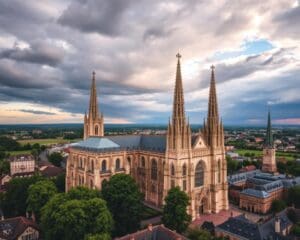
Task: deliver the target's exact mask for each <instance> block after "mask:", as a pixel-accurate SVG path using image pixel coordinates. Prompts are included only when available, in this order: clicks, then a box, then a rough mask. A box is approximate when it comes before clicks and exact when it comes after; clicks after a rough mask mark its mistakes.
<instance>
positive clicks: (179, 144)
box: [168, 53, 191, 150]
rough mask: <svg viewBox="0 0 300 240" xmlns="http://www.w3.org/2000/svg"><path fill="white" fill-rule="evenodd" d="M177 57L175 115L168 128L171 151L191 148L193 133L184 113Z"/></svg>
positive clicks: (178, 57)
mask: <svg viewBox="0 0 300 240" xmlns="http://www.w3.org/2000/svg"><path fill="white" fill-rule="evenodd" d="M176 57H177V68H176V78H175V88H174V99H173V114H172V121H171V122H170V123H169V127H168V146H169V149H175V150H179V149H187V148H189V142H190V139H189V138H190V134H191V131H190V127H189V124H187V123H186V118H185V111H184V96H183V86H182V77H181V67H180V58H181V55H180V54H179V53H178V54H177V55H176Z"/></svg>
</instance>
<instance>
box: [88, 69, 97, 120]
mask: <svg viewBox="0 0 300 240" xmlns="http://www.w3.org/2000/svg"><path fill="white" fill-rule="evenodd" d="M97 117H98V101H97V89H96V73H95V72H93V74H92V86H91V95H90V109H89V118H90V119H96V118H97Z"/></svg>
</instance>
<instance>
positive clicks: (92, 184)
mask: <svg viewBox="0 0 300 240" xmlns="http://www.w3.org/2000/svg"><path fill="white" fill-rule="evenodd" d="M90 187H91V188H94V183H93V180H92V179H91V180H90Z"/></svg>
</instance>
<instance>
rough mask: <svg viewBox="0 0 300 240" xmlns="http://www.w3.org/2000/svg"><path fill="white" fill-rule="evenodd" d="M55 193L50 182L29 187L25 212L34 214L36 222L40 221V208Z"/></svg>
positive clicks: (43, 181) (54, 187) (39, 182)
mask: <svg viewBox="0 0 300 240" xmlns="http://www.w3.org/2000/svg"><path fill="white" fill-rule="evenodd" d="M56 193H57V189H56V186H55V185H54V183H53V182H52V181H50V180H42V181H38V182H36V183H34V184H32V185H30V187H29V188H28V198H27V210H28V211H29V212H33V213H34V214H35V217H36V219H37V221H39V219H40V211H41V209H42V207H43V206H44V205H45V204H46V203H47V202H48V201H49V199H50V198H51V197H52V196H54V194H56Z"/></svg>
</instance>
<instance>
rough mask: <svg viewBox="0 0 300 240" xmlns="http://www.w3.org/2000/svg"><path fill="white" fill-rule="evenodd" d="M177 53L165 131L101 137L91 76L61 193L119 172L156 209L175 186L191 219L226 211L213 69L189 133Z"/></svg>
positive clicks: (221, 136)
mask: <svg viewBox="0 0 300 240" xmlns="http://www.w3.org/2000/svg"><path fill="white" fill-rule="evenodd" d="M180 57H181V56H180V54H178V55H177V58H178V59H177V67H176V77H175V88H174V99H173V113H172V118H171V119H170V122H169V123H168V130H167V132H166V134H165V135H122V136H103V134H102V130H101V129H102V128H103V126H102V125H101V123H102V120H101V119H102V118H100V120H99V116H100V114H99V113H98V105H97V98H96V96H97V95H96V85H95V74H93V77H92V88H91V96H90V109H89V116H86V115H85V118H84V126H85V129H84V132H85V134H84V140H83V141H80V142H78V143H75V144H73V145H72V146H71V147H70V154H69V158H68V160H67V168H66V169H67V172H66V190H67V191H68V190H69V189H71V188H72V187H76V186H86V187H89V188H96V189H101V187H102V184H103V182H105V181H108V180H109V179H110V177H111V176H113V175H115V174H118V173H125V174H130V175H131V176H132V177H133V178H134V179H135V180H136V182H137V184H138V186H139V189H140V190H141V192H143V193H144V194H145V201H147V202H148V203H149V204H152V205H154V206H156V207H162V206H163V201H164V198H165V197H166V195H167V193H168V191H169V190H170V189H171V188H172V187H175V186H179V187H180V189H182V190H183V191H185V192H186V193H187V194H188V196H189V198H190V205H189V207H188V213H189V214H190V215H191V216H192V218H193V219H195V218H197V217H198V216H199V215H201V214H208V213H218V212H220V211H222V210H224V209H228V207H229V206H228V183H227V164H226V158H225V146H224V129H223V124H222V121H221V119H220V117H219V112H218V111H219V110H218V103H217V93H216V82H215V72H214V67H213V66H212V69H211V80H210V91H209V101H208V114H207V115H208V116H207V120H205V121H204V124H203V128H202V129H201V130H199V131H198V132H197V133H196V134H192V131H191V128H190V124H189V122H188V119H187V118H186V114H185V110H184V109H185V106H184V92H183V84H182V77H181V67H180ZM101 116H102V115H101Z"/></svg>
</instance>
